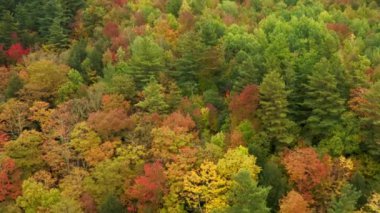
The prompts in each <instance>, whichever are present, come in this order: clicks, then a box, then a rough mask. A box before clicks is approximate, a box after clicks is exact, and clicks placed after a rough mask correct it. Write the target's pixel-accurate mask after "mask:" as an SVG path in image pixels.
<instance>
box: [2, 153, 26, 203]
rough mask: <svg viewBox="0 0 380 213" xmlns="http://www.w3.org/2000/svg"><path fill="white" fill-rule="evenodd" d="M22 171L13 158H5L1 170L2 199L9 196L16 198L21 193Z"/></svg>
mask: <svg viewBox="0 0 380 213" xmlns="http://www.w3.org/2000/svg"><path fill="white" fill-rule="evenodd" d="M21 183H22V180H21V171H20V170H19V169H18V168H17V166H16V163H15V161H14V160H13V159H11V158H5V159H3V160H2V162H1V170H0V201H4V200H6V199H8V198H10V199H13V200H15V199H16V198H17V197H18V196H19V195H21Z"/></svg>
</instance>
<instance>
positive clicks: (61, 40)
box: [47, 17, 69, 49]
mask: <svg viewBox="0 0 380 213" xmlns="http://www.w3.org/2000/svg"><path fill="white" fill-rule="evenodd" d="M61 22H62V20H61V19H60V18H59V17H56V18H54V19H53V23H52V24H51V25H50V27H49V35H48V37H47V39H48V43H49V44H50V45H52V46H53V47H54V48H57V49H63V48H66V47H67V46H68V44H69V38H68V35H67V32H66V30H65V29H64V28H63V26H62V23H61Z"/></svg>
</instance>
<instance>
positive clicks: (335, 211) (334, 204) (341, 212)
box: [327, 184, 360, 213]
mask: <svg viewBox="0 0 380 213" xmlns="http://www.w3.org/2000/svg"><path fill="white" fill-rule="evenodd" d="M359 197H360V192H359V191H357V190H355V189H354V188H353V186H352V185H351V184H346V185H344V186H343V187H342V189H341V192H340V195H339V196H338V197H334V198H333V199H332V201H331V203H330V208H329V209H328V210H327V212H328V213H353V212H355V210H356V208H355V206H356V203H357V201H358V199H359Z"/></svg>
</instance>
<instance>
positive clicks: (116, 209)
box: [99, 195, 124, 213]
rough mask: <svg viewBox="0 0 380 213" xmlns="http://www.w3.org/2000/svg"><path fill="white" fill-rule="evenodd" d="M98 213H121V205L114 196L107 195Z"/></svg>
mask: <svg viewBox="0 0 380 213" xmlns="http://www.w3.org/2000/svg"><path fill="white" fill-rule="evenodd" d="M99 212H100V213H123V212H124V209H123V205H121V203H120V201H119V199H117V197H115V196H114V195H109V196H108V197H107V199H106V200H105V201H104V202H103V203H102V205H101V206H100V211H99Z"/></svg>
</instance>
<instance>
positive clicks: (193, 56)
mask: <svg viewBox="0 0 380 213" xmlns="http://www.w3.org/2000/svg"><path fill="white" fill-rule="evenodd" d="M205 51H206V48H205V46H204V44H202V42H201V40H200V37H199V35H197V34H195V33H187V34H185V35H184V36H183V37H182V38H180V40H179V43H178V45H177V53H178V55H179V57H178V58H177V60H176V62H175V68H176V70H175V72H173V77H175V78H176V80H177V81H178V85H179V87H180V88H181V89H182V90H183V92H184V93H185V94H186V95H191V94H192V93H193V92H196V91H197V90H198V86H197V84H198V75H199V73H200V72H201V70H202V66H203V65H202V64H203V54H204V53H205Z"/></svg>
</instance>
